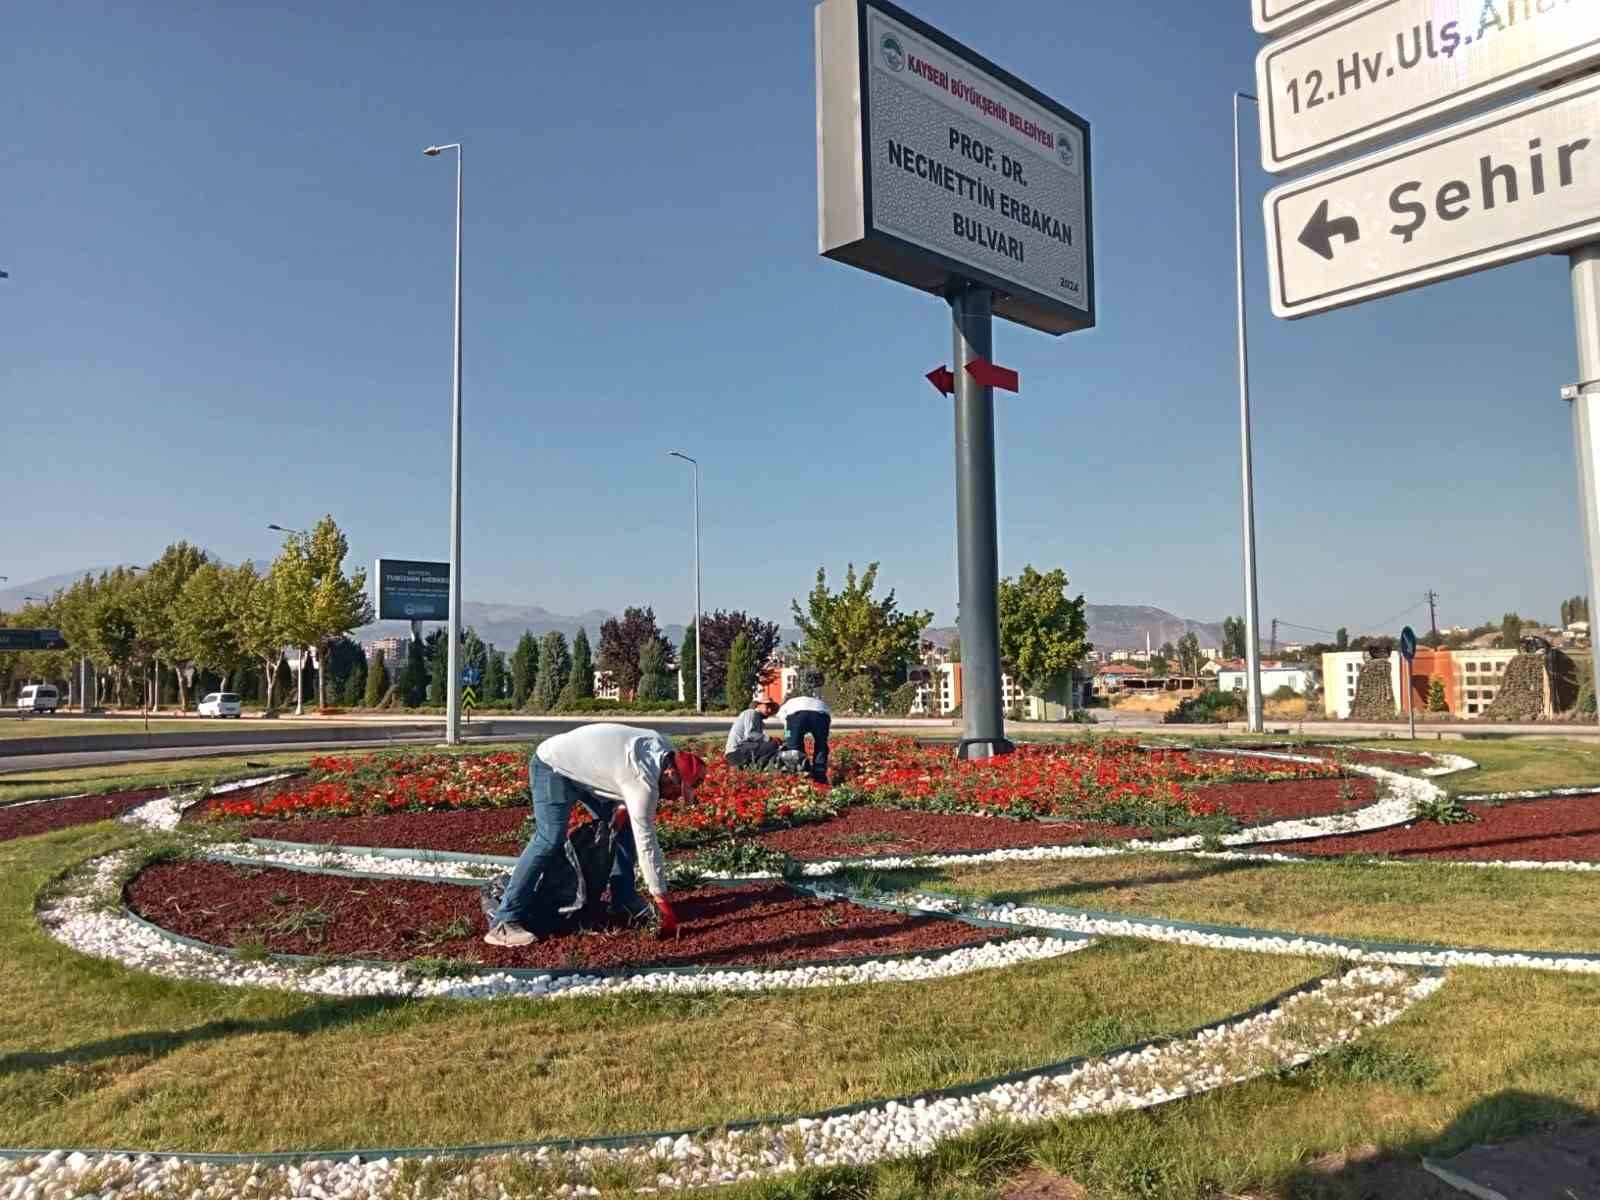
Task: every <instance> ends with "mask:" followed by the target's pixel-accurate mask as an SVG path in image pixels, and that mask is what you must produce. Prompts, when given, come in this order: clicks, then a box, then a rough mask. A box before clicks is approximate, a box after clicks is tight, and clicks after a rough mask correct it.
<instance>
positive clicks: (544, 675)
mask: <svg viewBox="0 0 1600 1200" xmlns="http://www.w3.org/2000/svg"><path fill="white" fill-rule="evenodd" d="M571 670H572V659H571V658H570V657H569V656H568V654H567V639H566V635H565V634H563V633H561V632H559V631H558V630H554V629H552V630H551V631H550V632H549V633H547V634H545V635H544V640H543V641H541V642H540V643H539V680H538V683H537V684H535V686H534V693H533V705H534V707H535V708H537V709H538V710H539V711H540V712H551V711H553V710H554V709H555V707H556V704H557V701H559V700H560V698H561V689H562V688H564V687H565V686H566V685H567V675H568V673H569V672H570V671H571Z"/></svg>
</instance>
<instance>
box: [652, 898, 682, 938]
mask: <svg viewBox="0 0 1600 1200" xmlns="http://www.w3.org/2000/svg"><path fill="white" fill-rule="evenodd" d="M650 902H651V903H652V904H654V905H655V906H656V911H657V912H658V913H660V914H661V936H662V937H664V938H670V937H677V936H678V914H677V913H675V912H673V911H672V905H670V904H668V903H667V898H666V897H665V896H651V897H650Z"/></svg>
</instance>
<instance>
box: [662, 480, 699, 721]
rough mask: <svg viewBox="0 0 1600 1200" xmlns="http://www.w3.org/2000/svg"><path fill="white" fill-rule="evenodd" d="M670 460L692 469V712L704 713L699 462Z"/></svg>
mask: <svg viewBox="0 0 1600 1200" xmlns="http://www.w3.org/2000/svg"><path fill="white" fill-rule="evenodd" d="M667 454H668V455H669V456H670V457H672V458H681V459H683V461H684V462H686V463H688V464H689V465H690V466H691V467H693V468H694V710H695V712H701V713H703V712H705V710H706V705H705V699H704V697H703V696H702V695H701V691H700V663H701V660H702V659H703V658H704V657H705V655H704V654H703V653H702V652H701V646H700V462H699V460H698V459H693V458H690V457H689V456H688V455H687V454H683V453H681V452H679V451H677V450H668V451H667Z"/></svg>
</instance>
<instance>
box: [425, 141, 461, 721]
mask: <svg viewBox="0 0 1600 1200" xmlns="http://www.w3.org/2000/svg"><path fill="white" fill-rule="evenodd" d="M445 150H454V151H455V152H456V322H455V373H454V377H453V381H452V384H451V388H450V636H449V638H448V639H447V640H448V644H449V655H448V657H447V659H446V671H447V674H448V678H447V679H446V682H445V730H444V740H445V742H446V743H447V744H449V745H451V746H455V745H458V744H459V743H460V741H461V174H462V161H461V160H462V157H463V155H462V150H461V143H460V142H451V143H449V144H448V145H443V146H429V147H428V148H427V149H426V150H424V151H423V153H424V154H426V155H428V156H429V157H430V158H431V157H435V156H437V155H438V154H440V153H441V152H442V151H445Z"/></svg>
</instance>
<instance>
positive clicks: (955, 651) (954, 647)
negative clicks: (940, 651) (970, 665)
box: [950, 636, 961, 663]
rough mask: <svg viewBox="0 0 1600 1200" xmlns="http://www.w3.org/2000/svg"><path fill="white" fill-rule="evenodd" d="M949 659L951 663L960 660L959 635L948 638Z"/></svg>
mask: <svg viewBox="0 0 1600 1200" xmlns="http://www.w3.org/2000/svg"><path fill="white" fill-rule="evenodd" d="M950 661H951V662H953V663H958V662H960V661H961V638H960V637H959V636H956V637H953V638H951V639H950Z"/></svg>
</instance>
